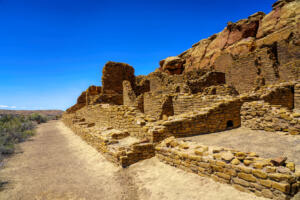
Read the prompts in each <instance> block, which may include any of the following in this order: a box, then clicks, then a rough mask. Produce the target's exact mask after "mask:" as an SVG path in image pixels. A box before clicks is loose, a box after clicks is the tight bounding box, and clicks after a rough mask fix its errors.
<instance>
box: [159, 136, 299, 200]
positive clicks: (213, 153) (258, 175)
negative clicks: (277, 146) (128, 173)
mask: <svg viewBox="0 0 300 200" xmlns="http://www.w3.org/2000/svg"><path fill="white" fill-rule="evenodd" d="M155 149H156V157H157V158H158V159H160V160H161V161H162V162H164V163H166V164H169V165H171V166H174V167H177V168H180V169H183V170H185V171H188V172H192V173H195V174H198V175H200V176H205V177H211V178H212V179H214V180H215V181H218V182H221V183H226V184H231V185H232V186H233V187H235V188H236V189H238V190H240V191H243V192H252V193H254V194H255V195H257V196H263V197H266V198H271V199H272V198H274V199H290V198H291V197H292V196H293V195H295V194H296V193H297V192H298V191H299V187H300V174H299V172H297V173H295V164H294V163H292V162H287V163H286V162H285V159H274V160H273V159H265V158H260V157H259V156H258V155H257V154H255V153H247V152H239V151H236V150H233V149H226V148H221V147H208V146H204V145H201V144H198V143H193V142H184V141H177V140H176V139H175V138H172V137H171V138H167V139H166V140H164V141H163V142H162V143H161V144H159V145H157V146H156V148H155Z"/></svg>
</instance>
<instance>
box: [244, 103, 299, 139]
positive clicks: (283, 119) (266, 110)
mask: <svg viewBox="0 0 300 200" xmlns="http://www.w3.org/2000/svg"><path fill="white" fill-rule="evenodd" d="M241 115H242V126H244V127H248V128H251V129H253V130H265V131H270V132H275V131H284V132H289V133H290V134H291V135H297V134H299V133H300V114H297V113H293V112H291V110H288V109H287V108H285V107H281V106H277V107H274V106H272V105H270V104H269V103H266V102H264V101H253V102H249V103H244V104H243V106H242V109H241Z"/></svg>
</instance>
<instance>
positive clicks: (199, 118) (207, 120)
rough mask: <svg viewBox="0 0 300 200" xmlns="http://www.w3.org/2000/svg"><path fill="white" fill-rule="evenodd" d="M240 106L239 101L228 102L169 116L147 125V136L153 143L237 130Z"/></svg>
mask: <svg viewBox="0 0 300 200" xmlns="http://www.w3.org/2000/svg"><path fill="white" fill-rule="evenodd" d="M241 104H242V103H241V101H240V100H239V99H235V100H228V101H225V102H222V103H218V104H214V105H212V107H209V108H204V109H200V110H198V111H194V112H187V113H185V114H182V115H177V116H171V117H169V118H168V120H166V121H158V122H154V123H153V124H148V125H147V126H150V128H149V131H148V134H149V135H151V136H152V139H151V140H152V141H153V142H159V141H161V140H162V139H164V138H166V137H168V136H175V137H187V136H193V135H199V134H204V133H212V132H218V131H224V130H226V129H231V128H237V127H239V126H240V124H241V119H240V109H241ZM147 126H146V127H147Z"/></svg>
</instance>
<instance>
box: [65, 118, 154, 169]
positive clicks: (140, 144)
mask: <svg viewBox="0 0 300 200" xmlns="http://www.w3.org/2000/svg"><path fill="white" fill-rule="evenodd" d="M63 122H64V123H65V124H66V125H67V126H68V127H70V128H71V129H72V131H73V132H74V133H75V134H77V135H79V136H80V137H81V138H82V139H83V140H84V141H86V142H87V143H88V144H90V145H91V146H93V147H94V148H95V149H96V150H98V151H99V152H101V153H102V154H103V155H104V157H105V158H106V159H107V160H109V161H111V162H113V163H115V164H117V165H120V166H122V167H127V166H129V165H131V164H134V163H136V162H138V161H140V160H144V159H147V158H151V157H153V156H154V146H153V144H152V143H149V142H147V140H139V139H137V138H134V137H132V136H130V134H129V133H128V132H126V131H120V130H115V129H110V128H99V127H97V126H95V123H87V122H85V120H84V119H81V118H74V117H73V118H69V117H67V116H64V117H63Z"/></svg>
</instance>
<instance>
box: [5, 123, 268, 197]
mask: <svg viewBox="0 0 300 200" xmlns="http://www.w3.org/2000/svg"><path fill="white" fill-rule="evenodd" d="M0 179H1V180H4V181H8V184H6V185H5V187H4V190H3V191H1V192H0V199H3V200H5V199H7V200H8V199H9V200H16V199H22V200H23V199H24V200H27V199H30V200H32V199H43V200H47V199H51V200H53V199H91V200H94V199H101V200H104V199H109V200H114V199H116V200H119V199H128V200H135V199H145V200H150V199H151V200H156V199H157V200H158V199H159V200H163V199H177V200H186V199H189V200H193V199H195V200H196V199H201V200H212V199H213V200H225V199H228V200H229V199H230V200H244V199H248V200H252V199H253V200H254V199H263V198H259V197H256V196H254V195H252V194H248V193H242V192H239V191H237V190H235V189H234V188H232V187H231V186H229V185H225V184H220V183H216V182H214V181H212V180H211V179H209V178H203V177H199V176H198V175H195V174H191V173H187V172H184V171H182V170H180V169H176V168H173V167H171V166H168V165H165V164H163V163H161V162H159V161H158V160H157V159H156V158H152V159H148V160H145V161H142V162H139V163H136V164H134V165H132V166H130V167H129V168H127V169H122V168H120V167H116V166H115V165H113V164H111V163H110V162H108V161H106V160H105V159H104V158H103V157H102V155H101V154H99V153H98V152H97V151H96V150H94V149H93V148H92V147H90V146H89V145H87V144H86V143H85V142H83V141H82V140H81V139H80V138H79V137H78V136H76V135H75V134H73V133H72V132H71V131H70V129H68V128H66V127H65V126H64V125H63V124H62V122H60V121H51V122H49V123H47V124H43V125H41V126H39V128H38V131H37V135H36V136H34V137H33V138H32V139H31V140H30V141H27V142H24V143H22V144H20V146H19V153H17V154H15V155H14V156H12V157H11V158H8V159H6V161H5V166H4V169H1V171H0Z"/></svg>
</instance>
